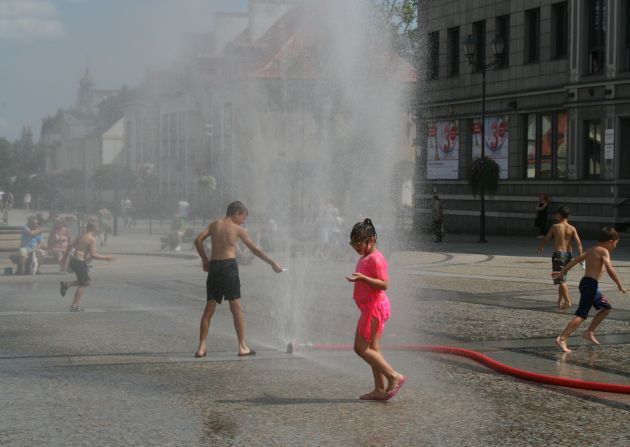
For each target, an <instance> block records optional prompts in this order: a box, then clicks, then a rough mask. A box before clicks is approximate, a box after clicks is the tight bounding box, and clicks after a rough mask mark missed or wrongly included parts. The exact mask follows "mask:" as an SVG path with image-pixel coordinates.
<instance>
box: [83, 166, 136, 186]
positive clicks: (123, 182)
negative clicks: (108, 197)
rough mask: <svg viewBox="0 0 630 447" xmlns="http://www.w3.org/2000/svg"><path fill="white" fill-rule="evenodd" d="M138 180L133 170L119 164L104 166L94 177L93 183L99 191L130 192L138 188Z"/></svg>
mask: <svg viewBox="0 0 630 447" xmlns="http://www.w3.org/2000/svg"><path fill="white" fill-rule="evenodd" d="M136 180H137V176H136V175H135V174H134V173H133V171H132V170H131V168H129V167H128V166H123V165H120V164H117V163H112V164H108V165H103V166H101V167H99V168H98V169H97V170H96V171H94V174H93V175H92V183H93V184H94V186H95V187H96V188H97V189H98V190H99V191H105V190H110V191H111V190H119V191H130V190H132V189H134V188H135V187H136Z"/></svg>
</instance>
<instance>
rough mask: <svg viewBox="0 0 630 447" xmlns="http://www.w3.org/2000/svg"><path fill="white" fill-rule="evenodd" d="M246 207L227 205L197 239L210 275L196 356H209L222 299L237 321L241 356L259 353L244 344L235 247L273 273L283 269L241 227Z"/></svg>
mask: <svg viewBox="0 0 630 447" xmlns="http://www.w3.org/2000/svg"><path fill="white" fill-rule="evenodd" d="M247 214H248V211H247V208H246V207H245V205H243V204H242V203H241V202H239V201H236V202H232V203H230V204H229V205H228V208H227V212H226V215H225V217H224V218H222V219H217V220H215V221H213V222H211V223H210V225H208V226H207V227H206V228H205V229H204V230H203V231H202V232H201V233H199V235H198V236H197V237H196V238H195V248H196V249H197V253H199V256H200V257H201V262H202V267H203V271H204V272H208V279H207V280H206V295H207V303H206V307H205V309H204V311H203V315H202V316H201V324H200V327H199V346H197V350H196V351H195V357H204V356H205V355H206V338H208V330H209V329H210V319H211V318H212V315H213V314H214V310H215V309H216V306H217V304H220V303H221V301H223V298H224V297H225V299H226V300H227V301H229V302H230V311H231V312H232V317H233V319H234V329H235V330H236V336H237V338H238V355H239V356H248V355H255V354H256V351H254V350H253V349H251V348H249V347H248V346H247V345H246V344H245V323H244V319H243V311H242V310H241V302H240V301H241V300H240V298H241V282H240V279H239V276H238V264H237V263H236V244H237V242H238V241H239V240H240V241H242V242H243V243H244V244H245V246H246V247H247V248H249V249H250V250H251V251H252V253H254V254H255V255H256V256H258V257H259V258H260V259H262V260H263V261H265V262H266V263H267V264H269V265H271V268H272V269H273V271H274V272H276V273H280V272H282V271H283V269H282V267H281V266H280V265H279V264H278V263H277V262H276V261H274V260H273V259H271V258H270V257H269V256H267V255H266V254H265V252H263V251H262V250H261V249H260V248H259V247H258V246H257V245H256V244H254V242H253V241H252V240H251V238H250V237H249V234H248V233H247V230H245V228H243V227H241V224H243V222H245V219H247ZM208 237H209V238H210V240H211V242H212V255H211V259H210V260H209V259H208V256H207V255H206V250H205V249H204V246H203V242H204V241H205V240H206V239H207V238H208Z"/></svg>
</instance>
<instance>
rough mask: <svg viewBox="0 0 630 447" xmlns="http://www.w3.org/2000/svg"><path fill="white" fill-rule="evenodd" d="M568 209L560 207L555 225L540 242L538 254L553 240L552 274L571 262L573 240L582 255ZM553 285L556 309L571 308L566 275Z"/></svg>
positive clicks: (580, 243) (554, 281) (555, 279)
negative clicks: (555, 294) (556, 302)
mask: <svg viewBox="0 0 630 447" xmlns="http://www.w3.org/2000/svg"><path fill="white" fill-rule="evenodd" d="M569 215H570V213H569V208H567V207H566V206H561V207H560V208H559V209H558V213H557V214H556V220H557V221H558V223H557V224H554V225H552V227H551V228H550V229H549V232H548V233H547V235H546V236H545V237H544V239H543V240H542V241H540V245H539V246H538V253H542V252H543V249H544V247H545V244H546V243H547V241H548V240H549V239H551V238H553V254H552V255H551V266H552V270H553V271H554V272H559V271H560V270H562V268H563V267H564V266H566V265H567V264H568V263H569V262H570V261H571V257H572V255H571V242H572V241H573V240H575V244H576V245H577V249H578V255H581V254H582V241H580V237H579V236H578V232H577V230H576V229H575V227H574V226H573V225H570V224H569ZM553 283H554V284H558V309H559V310H562V309H566V308H568V307H571V304H572V303H571V297H570V296H569V287H568V286H567V275H566V274H564V275H562V276H559V277H557V278H554V280H553Z"/></svg>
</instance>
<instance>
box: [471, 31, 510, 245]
mask: <svg viewBox="0 0 630 447" xmlns="http://www.w3.org/2000/svg"><path fill="white" fill-rule="evenodd" d="M477 46H478V45H477V39H475V38H474V37H473V36H471V35H470V34H469V35H468V36H467V37H466V38H465V39H464V54H465V55H466V57H467V58H468V63H469V64H470V65H472V66H473V67H476V68H478V69H480V70H481V159H482V160H483V159H484V158H485V156H486V151H485V148H486V135H485V132H486V70H488V69H489V68H493V67H495V66H496V65H497V64H498V63H499V58H500V57H501V56H502V55H503V51H504V50H505V41H504V40H503V38H502V37H501V36H499V35H497V36H495V38H494V39H492V41H491V42H490V46H491V47H492V54H493V56H494V60H493V61H492V62H490V63H488V64H486V63H485V62H486V61H484V60H482V61H476V60H475V55H476V54H477V50H478V48H477ZM484 195H485V194H484V190H483V187H482V188H481V194H480V196H481V210H480V214H479V220H480V222H479V242H488V241H487V240H486V203H485V197H484Z"/></svg>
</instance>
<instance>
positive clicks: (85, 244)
mask: <svg viewBox="0 0 630 447" xmlns="http://www.w3.org/2000/svg"><path fill="white" fill-rule="evenodd" d="M98 232H99V226H98V223H97V222H96V221H95V220H92V219H90V220H88V223H87V225H86V227H85V232H84V233H83V234H81V235H80V236H79V237H77V238H76V239H75V240H74V241H72V243H71V244H69V245H68V248H67V249H66V252H65V254H64V256H63V260H62V265H66V262H67V261H68V258H69V265H70V269H71V270H72V271H73V272H74V273H75V274H76V275H77V280H76V281H72V282H66V281H61V283H59V293H61V296H66V292H67V291H68V289H69V288H70V287H76V288H77V290H76V292H75V293H74V300H72V305H71V306H70V312H81V311H82V310H83V308H82V307H81V306H79V302H80V301H81V297H82V296H83V293H84V292H85V288H86V287H88V286H89V285H90V281H91V279H90V275H89V271H88V265H87V260H88V258H91V259H100V260H103V261H113V260H114V257H113V256H110V255H99V254H98V253H97V252H96V236H97V235H98Z"/></svg>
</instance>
